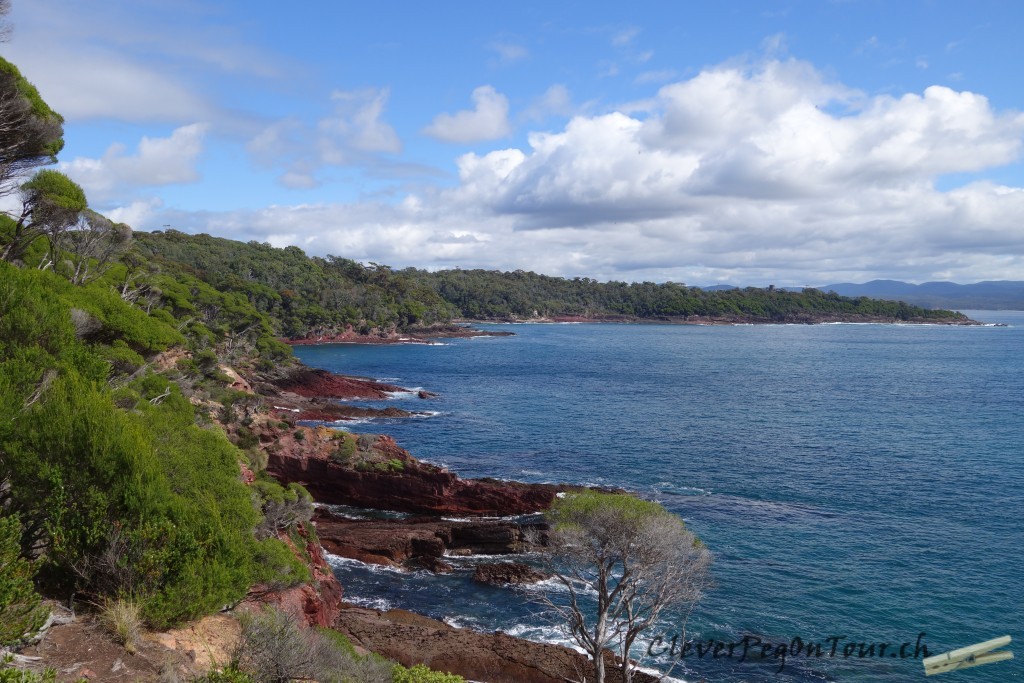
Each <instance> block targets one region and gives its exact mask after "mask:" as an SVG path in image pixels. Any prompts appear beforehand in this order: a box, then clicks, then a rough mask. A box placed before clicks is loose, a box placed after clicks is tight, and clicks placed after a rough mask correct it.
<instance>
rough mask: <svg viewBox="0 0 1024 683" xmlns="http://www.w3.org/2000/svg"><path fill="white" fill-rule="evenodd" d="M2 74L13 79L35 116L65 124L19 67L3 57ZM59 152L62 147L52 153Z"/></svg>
mask: <svg viewBox="0 0 1024 683" xmlns="http://www.w3.org/2000/svg"><path fill="white" fill-rule="evenodd" d="M0 73H2V74H4V75H5V76H7V77H9V78H12V79H13V81H14V84H15V87H16V88H17V91H18V93H20V94H21V96H22V97H24V98H25V99H26V100H28V102H29V104H30V105H31V107H32V113H33V114H35V115H36V116H38V117H40V118H43V119H50V120H54V121H57V122H60V123H63V121H64V117H63V116H61V115H60V114H58V113H57V112H55V111H54V110H53V109H50V105H48V104H47V103H46V102H45V101H44V100H43V96H42V95H40V94H39V90H38V89H37V88H36V87H35V86H34V85H32V84H31V83H30V82H29V81H28V80H27V79H26V78H25V77H24V76H22V75H21V72H20V71H19V70H18V67H16V66H14V65H13V64H11V63H10V62H8V61H7V60H6V59H4V58H3V57H0ZM59 151H60V147H56V148H55V149H54V150H53V151H52V152H51V153H52V154H53V155H55V156H56V154H57V153H58V152H59Z"/></svg>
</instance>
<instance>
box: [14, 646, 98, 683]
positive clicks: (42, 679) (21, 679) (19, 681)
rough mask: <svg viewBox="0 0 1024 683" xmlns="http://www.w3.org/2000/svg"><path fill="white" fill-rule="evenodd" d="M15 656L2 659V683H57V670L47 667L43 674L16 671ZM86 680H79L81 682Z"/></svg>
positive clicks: (21, 670)
mask: <svg viewBox="0 0 1024 683" xmlns="http://www.w3.org/2000/svg"><path fill="white" fill-rule="evenodd" d="M13 662H14V655H12V654H10V653H8V654H5V655H4V656H3V658H2V659H0V683H57V670H56V669H52V668H49V667H47V668H46V669H43V671H42V672H36V671H28V670H25V669H15V668H14V665H13ZM83 680H85V679H79V682H81V681H83Z"/></svg>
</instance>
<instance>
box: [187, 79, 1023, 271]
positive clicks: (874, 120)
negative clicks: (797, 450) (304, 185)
mask: <svg viewBox="0 0 1024 683" xmlns="http://www.w3.org/2000/svg"><path fill="white" fill-rule="evenodd" d="M1022 137H1024V114H1022V113H1021V112H1016V111H1007V112H1000V111H996V110H995V109H993V107H992V106H991V104H990V103H989V101H988V100H987V99H986V98H985V97H983V96H981V95H979V94H976V93H971V92H963V91H955V90H952V89H950V88H946V87H941V86H932V87H930V88H927V89H925V90H924V91H923V92H920V93H908V94H905V95H902V96H898V97H894V96H889V95H879V96H867V95H865V94H863V93H861V92H858V91H856V90H854V89H851V88H848V87H846V86H844V85H843V84H841V83H837V82H834V81H832V80H830V79H828V78H826V77H825V76H823V75H822V74H821V73H820V72H819V71H817V70H816V69H814V68H813V67H812V66H811V65H809V64H806V63H803V62H799V61H796V60H770V61H767V62H764V63H762V64H758V65H753V66H738V65H728V66H722V67H717V68H709V69H705V70H704V71H702V72H701V73H699V74H697V75H695V76H694V77H692V78H689V79H687V80H682V81H678V82H675V83H671V84H668V85H665V86H664V87H662V88H661V89H660V90H659V91H658V92H657V94H656V95H655V96H654V97H652V98H650V99H648V100H645V101H643V102H640V103H634V104H633V105H630V106H629V107H621V108H619V110H618V111H615V110H611V111H605V112H603V113H598V114H594V115H577V116H575V117H573V118H572V119H571V120H570V121H569V122H568V123H567V124H566V125H565V126H564V127H563V128H562V129H560V130H556V131H553V132H543V133H541V132H535V133H532V134H531V135H529V137H528V144H526V145H524V146H522V147H521V148H518V147H510V148H507V149H495V150H493V151H490V152H486V153H469V154H464V155H462V156H460V157H459V158H458V159H457V162H456V163H457V167H458V172H459V176H458V184H457V186H455V187H452V188H447V189H433V190H429V189H428V190H420V191H417V192H415V193H412V194H409V195H408V196H407V197H406V199H405V200H404V201H401V202H398V203H395V204H387V203H354V204H322V205H315V206H301V207H272V208H268V209H266V210H264V211H259V212H246V213H237V214H217V215H208V216H205V217H204V218H203V220H202V226H203V229H209V230H219V231H223V232H222V234H231V235H233V236H236V237H238V238H240V239H261V240H262V239H266V238H268V236H271V235H273V236H281V235H294V236H296V239H297V240H298V242H297V243H299V244H300V245H301V246H303V247H304V248H306V249H307V250H309V251H311V252H313V253H326V252H330V253H340V254H344V255H346V256H349V257H352V258H357V259H361V260H373V261H378V262H386V263H392V264H394V265H396V266H405V265H420V266H429V267H454V266H461V267H489V268H502V269H515V268H526V269H533V270H537V271H541V272H546V273H550V274H560V275H569V276H572V275H589V276H591V277H598V278H607V279H624V280H644V279H651V280H666V279H672V280H676V281H682V282H690V283H694V284H700V283H711V282H721V281H731V282H739V283H755V284H756V283H769V282H774V283H776V284H780V285H781V284H797V285H801V284H808V283H810V284H826V283H828V282H834V281H836V280H846V279H849V280H854V281H857V280H861V281H862V280H865V279H871V278H874V277H893V276H898V277H901V278H903V279H910V280H918V281H923V280H928V279H936V278H942V277H949V278H954V279H959V280H961V281H965V280H982V279H1000V278H1008V279H1019V278H1020V273H1021V272H1024V231H1021V230H1020V227H1019V220H1020V218H1019V217H1020V216H1021V215H1024V188H1020V187H1013V186H1010V185H1007V184H999V183H994V182H991V181H984V180H979V181H975V182H970V183H968V184H964V185H962V186H959V187H955V188H954V189H948V190H942V189H939V187H940V186H941V183H939V182H938V181H939V180H940V179H942V178H943V177H944V176H947V175H948V174H965V173H967V174H970V173H978V172H984V171H986V170H988V169H992V168H996V167H999V166H1002V165H1005V164H1009V163H1014V162H1016V161H1019V159H1020V157H1021V151H1022ZM308 226H316V229H315V231H312V230H310V229H309V227H308Z"/></svg>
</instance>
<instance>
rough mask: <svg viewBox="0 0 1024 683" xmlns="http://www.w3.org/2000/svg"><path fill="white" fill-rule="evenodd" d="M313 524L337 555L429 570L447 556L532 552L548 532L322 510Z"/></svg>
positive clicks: (498, 523) (507, 524)
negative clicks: (348, 515) (345, 514)
mask: <svg viewBox="0 0 1024 683" xmlns="http://www.w3.org/2000/svg"><path fill="white" fill-rule="evenodd" d="M313 521H314V523H315V524H316V528H317V534H318V535H319V536H320V542H321V543H322V544H323V546H324V547H325V548H326V549H327V550H328V551H329V552H331V553H333V554H335V555H338V556H340V557H348V558H351V559H354V560H359V561H360V562H368V563H371V564H380V565H386V566H391V567H396V566H400V565H402V564H408V563H409V562H410V561H414V562H415V563H416V564H417V565H418V566H423V567H426V568H428V569H432V567H433V566H444V565H447V563H444V562H443V561H441V560H440V558H442V557H444V555H445V554H446V553H448V554H452V555H477V554H485V555H498V554H516V553H523V552H529V551H531V550H536V549H538V548H539V547H541V545H542V544H543V543H544V542H545V541H546V535H545V532H546V530H547V525H546V524H544V523H542V522H536V523H532V524H519V523H517V522H514V521H504V520H488V521H480V522H457V521H446V520H440V519H422V518H419V519H415V518H414V519H346V518H342V517H336V516H334V515H331V514H330V513H329V512H327V511H325V510H323V509H319V510H317V513H316V515H315V516H314V518H313ZM446 568H447V569H449V570H450V567H446ZM442 571H443V569H442Z"/></svg>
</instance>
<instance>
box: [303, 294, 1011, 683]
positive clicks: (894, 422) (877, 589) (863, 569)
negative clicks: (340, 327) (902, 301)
mask: <svg viewBox="0 0 1024 683" xmlns="http://www.w3.org/2000/svg"><path fill="white" fill-rule="evenodd" d="M967 313H968V315H970V316H971V317H973V318H975V319H977V320H981V321H984V322H987V323H1006V324H1007V326H1005V327H1002V326H1000V327H997V326H985V327H946V326H917V325H876V324H863V325H859V324H837V325H815V326H806V325H756V326H755V325H747V326H675V325H627V324H622V325H619V324H522V325H500V326H493V328H492V329H497V330H505V331H512V332H515V336H512V337H485V338H474V339H452V340H442V342H441V343H440V344H437V345H381V346H365V345H324V346H310V347H299V348H296V349H295V351H296V354H297V355H298V356H299V358H301V359H302V360H303V361H304V362H305V363H307V364H308V365H311V366H313V367H321V368H326V369H328V370H332V371H335V372H342V373H347V374H355V375H365V376H369V377H374V378H378V379H382V380H386V381H388V382H394V383H398V384H401V385H402V386H406V387H416V388H419V387H422V388H424V389H427V390H429V391H433V392H438V393H439V394H440V397H439V398H437V399H433V400H429V401H424V400H420V399H415V398H409V397H398V398H395V399H394V400H393V401H392V402H391V404H394V405H397V406H399V407H407V408H409V409H412V410H428V411H431V414H430V415H429V416H428V417H423V418H419V419H406V420H374V421H373V422H372V423H371V424H353V425H351V426H350V427H349V429H351V430H352V431H357V432H361V431H369V432H376V433H385V434H390V435H392V436H394V437H395V438H396V439H397V440H398V442H399V443H400V444H401V445H402V446H404V447H405V448H407V449H408V450H409V451H410V452H411V453H412V454H413V455H415V456H416V457H418V458H420V459H423V460H426V461H428V462H433V463H437V464H443V465H446V466H448V467H449V468H451V469H452V470H454V471H455V472H458V473H459V474H461V475H463V476H467V477H484V476H486V477H499V478H507V479H516V480H523V481H531V482H571V483H578V484H598V485H604V486H618V487H623V488H626V489H629V490H632V491H635V492H637V493H638V494H639V495H641V496H645V497H648V498H651V499H654V500H658V501H659V502H661V503H662V504H663V505H665V506H666V507H667V508H668V509H669V510H671V511H673V512H675V513H677V514H679V515H681V516H682V517H683V518H684V519H685V520H686V523H687V524H688V526H689V527H690V528H691V529H692V530H693V531H694V532H695V533H696V534H697V535H698V536H699V537H700V538H701V539H702V540H703V541H704V543H705V544H706V545H707V546H708V547H709V548H710V549H711V550H712V552H713V553H714V555H715V561H714V565H713V576H714V580H715V586H714V587H713V588H712V589H711V590H710V591H709V592H708V594H707V595H706V597H705V599H704V600H703V601H702V602H701V603H700V605H699V606H698V607H697V609H696V610H695V611H694V613H693V615H692V616H691V617H690V619H689V621H688V622H686V623H685V629H686V634H685V639H690V640H694V641H702V643H704V644H705V645H706V643H707V641H708V640H709V639H710V640H712V641H713V642H714V643H717V642H723V643H726V644H728V643H731V642H736V643H744V642H745V643H746V645H747V646H748V648H749V654H748V656H747V658H746V659H745V660H744V661H740V653H741V652H742V650H743V647H744V646H743V645H742V644H741V645H739V646H738V647H737V648H735V649H734V653H733V656H732V657H726V656H719V657H717V658H716V657H714V656H713V653H712V652H708V651H707V649H706V648H703V647H702V651H703V652H704V656H703V657H699V656H697V655H696V654H695V653H694V651H691V652H690V653H689V654H688V656H687V657H686V658H685V659H683V660H682V661H681V662H679V661H678V658H677V659H676V660H675V661H676V662H677V665H676V666H675V668H674V669H673V670H672V676H674V677H675V678H677V679H681V680H686V681H699V680H702V679H706V680H708V681H715V682H725V683H738V682H740V681H791V682H794V683H796V682H807V681H839V682H841V683H847V682H860V681H911V680H920V679H921V678H922V676H923V666H922V664H921V657H922V656H923V655H924V650H923V647H926V648H927V650H928V654H939V653H942V652H945V651H947V650H950V649H953V648H957V647H962V646H965V645H970V644H974V643H977V642H980V641H984V640H988V639H990V638H993V637H996V636H1001V635H1004V634H1009V635H1011V636H1013V637H1014V638H1017V636H1019V635H1022V634H1021V631H1020V625H1021V616H1022V611H1024V584H1022V578H1024V523H1022V520H1021V517H1022V514H1024V312H1012V311H1011V312H1008V311H968V312H967ZM477 561H480V560H478V559H459V560H455V563H456V565H457V566H458V567H460V568H462V569H463V570H464V571H458V572H456V573H454V574H452V575H448V576H434V575H431V574H428V573H426V572H414V573H402V572H397V571H391V570H382V569H379V568H371V567H368V566H366V565H362V564H360V563H357V562H353V561H347V560H340V559H337V558H335V559H334V560H333V564H334V565H335V570H336V572H337V574H338V576H339V578H340V579H341V582H342V584H343V585H344V586H345V590H346V597H347V598H349V599H352V600H354V601H356V602H361V603H362V604H366V605H372V606H376V607H380V608H384V607H402V608H406V609H411V610H414V611H418V612H421V613H424V614H427V615H429V616H433V617H436V618H441V619H445V620H446V621H448V622H449V623H452V624H455V625H460V626H468V627H471V628H477V629H480V630H484V631H493V630H502V631H505V632H507V633H511V634H514V635H520V636H524V637H528V638H532V639H536V640H547V641H560V639H561V636H560V634H559V633H558V631H557V629H555V628H554V626H553V625H551V624H550V623H548V622H547V621H546V619H545V618H544V617H543V615H541V614H540V613H539V607H538V604H537V600H536V598H537V592H538V591H540V590H543V589H544V587H543V586H541V587H533V588H526V589H514V590H513V589H498V588H490V587H487V586H482V585H478V584H475V583H473V582H472V581H471V579H470V578H469V577H470V573H471V571H470V570H471V568H472V564H473V563H474V562H477ZM682 626H683V623H682V619H681V617H679V616H678V615H676V616H675V617H673V616H670V617H668V618H666V619H665V621H664V623H663V624H661V625H660V626H659V628H658V629H656V630H655V631H652V632H651V633H650V636H651V637H653V636H656V635H660V636H662V637H663V640H662V641H661V643H662V644H668V643H670V642H671V641H670V639H671V637H672V636H673V635H676V634H678V633H679V632H680V631H681V630H682ZM921 634H924V635H921ZM744 638H746V639H747V640H746V641H744V640H743V639H744ZM754 639H756V640H757V641H759V642H760V643H761V644H771V645H772V649H771V651H770V652H771V654H770V656H769V657H768V658H767V659H763V660H762V659H758V658H757V657H755V655H754V653H755V651H756V652H760V651H761V649H762V648H761V646H757V647H750V646H753V645H755V640H754ZM794 639H799V640H794ZM682 640H683V639H679V640H678V641H677V642H680V643H681V642H682ZM812 643H817V644H820V645H821V646H822V649H821V656H816V655H817V654H818V651H817V649H814V650H812V656H810V657H808V656H807V650H809V649H811V648H810V645H811V644H812ZM883 643H888V645H887V646H886V649H885V650H884V651H882V650H881V644H883ZM904 643H908V644H909V645H908V646H905V647H904V646H903V644H904ZM647 644H649V642H648V643H647ZM656 645H657V644H656ZM780 645H782V646H784V647H782V650H785V651H786V653H787V656H786V657H785V658H783V657H781V656H776V655H780V654H781V651H782V650H780V649H779V646H780ZM848 645H849V646H850V647H847V646H848ZM801 646H802V647H801ZM872 646H874V647H872ZM922 646H923V647H922ZM1012 648H1013V646H1012V645H1011V649H1012ZM661 649H662V648H661V647H655V648H654V649H653V651H654V652H656V653H657V652H660V651H661ZM901 649H902V652H901ZM833 650H834V653H833ZM798 651H799V652H798ZM915 651H916V652H915ZM880 652H881V656H879V653H880ZM722 653H724V650H722V651H720V655H721V654H722ZM901 654H902V655H904V656H900V655H901ZM830 655H831V656H830ZM893 655H896V656H893ZM915 655H916V656H915ZM1018 657H1019V658H1018V659H1017V660H1014V661H1012V662H1003V663H998V664H992V665H987V666H982V667H978V668H975V669H971V670H968V671H962V672H956V673H949V674H944V676H945V677H948V679H949V680H954V679H955V680H958V681H965V682H973V681H1007V680H1024V664H1022V663H1021V658H1024V653H1019V654H1018ZM670 661H671V660H670V658H669V656H668V654H667V653H664V652H662V653H661V654H660V656H658V657H649V658H648V659H647V661H646V662H645V664H648V665H651V666H653V667H655V668H661V670H665V667H666V666H668V664H669V663H670ZM780 669H781V670H780Z"/></svg>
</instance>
